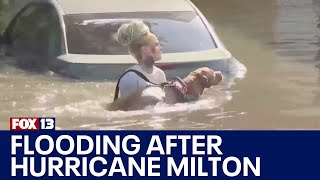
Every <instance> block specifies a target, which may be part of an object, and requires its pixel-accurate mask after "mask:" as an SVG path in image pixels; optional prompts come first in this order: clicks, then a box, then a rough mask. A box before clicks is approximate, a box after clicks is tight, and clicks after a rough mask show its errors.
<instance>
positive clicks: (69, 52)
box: [1, 0, 239, 80]
mask: <svg viewBox="0 0 320 180" xmlns="http://www.w3.org/2000/svg"><path fill="white" fill-rule="evenodd" d="M133 19H139V20H143V21H144V22H145V23H146V24H147V25H148V26H149V27H150V29H151V31H152V32H153V33H155V34H156V35H157V36H158V38H159V40H160V43H161V45H162V46H163V55H162V60H161V61H160V62H158V63H157V64H156V65H157V66H158V67H160V68H161V69H163V70H164V71H165V73H166V75H167V77H168V79H171V78H173V77H175V76H181V77H183V76H185V75H187V74H188V73H189V72H190V71H192V70H194V69H197V68H199V67H202V66H207V67H210V68H213V69H215V70H220V71H223V72H230V71H234V70H236V69H235V68H237V65H238V64H239V62H238V61H237V60H235V59H234V58H233V57H232V55H231V53H230V52H229V51H228V50H227V49H226V48H225V47H224V46H223V44H222V42H221V41H220V40H219V38H218V37H217V35H216V33H215V31H214V29H213V28H212V27H211V26H210V24H209V23H208V21H207V20H206V18H205V17H204V16H203V15H202V14H201V12H200V11H199V10H198V9H197V8H196V7H195V6H194V5H193V4H192V3H191V2H190V1H189V0H174V1H172V0H161V1H150V0H132V1H128V0H90V1H88V0H77V1H74V0H34V1H32V2H30V3H28V4H27V5H26V6H24V7H23V8H22V9H21V10H20V11H19V12H18V13H17V15H16V16H15V17H14V18H13V20H12V21H11V23H10V24H9V25H8V27H7V28H6V30H5V32H4V33H3V35H2V38H1V39H2V43H4V44H5V48H4V51H5V53H6V54H7V55H9V56H14V57H15V59H16V60H17V61H18V64H19V65H20V66H23V67H27V68H31V69H33V68H42V67H48V68H49V69H50V70H52V71H54V72H56V73H59V74H63V75H65V76H68V77H74V78H78V79H90V80H115V79H117V78H119V77H120V75H121V74H122V73H123V72H124V71H125V70H126V69H127V68H128V67H130V66H132V65H133V64H135V63H136V60H135V59H133V57H132V56H131V55H129V53H128V49H127V48H126V47H122V46H121V45H120V44H118V42H117V38H116V36H117V30H118V28H119V27H120V26H121V25H122V24H123V23H127V22H130V21H131V20H133Z"/></svg>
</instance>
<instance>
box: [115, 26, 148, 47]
mask: <svg viewBox="0 0 320 180" xmlns="http://www.w3.org/2000/svg"><path fill="white" fill-rule="evenodd" d="M149 32H150V29H149V27H148V26H147V25H146V24H144V23H143V22H142V21H133V22H131V23H128V24H122V25H121V26H120V28H119V29H118V42H119V43H120V44H121V45H123V46H129V45H130V44H131V43H132V41H134V40H136V39H138V38H140V37H141V36H143V35H144V34H147V33H149Z"/></svg>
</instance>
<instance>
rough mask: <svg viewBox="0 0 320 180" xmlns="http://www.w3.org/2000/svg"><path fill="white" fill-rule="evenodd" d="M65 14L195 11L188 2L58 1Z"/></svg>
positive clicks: (143, 0) (171, 0) (131, 0)
mask: <svg viewBox="0 0 320 180" xmlns="http://www.w3.org/2000/svg"><path fill="white" fill-rule="evenodd" d="M56 1H57V2H58V3H59V4H60V6H61V8H62V10H63V11H64V13H65V14H83V13H108V12H137V11H194V9H193V7H192V6H191V5H190V3H189V2H188V0H159V1H152V0H76V1H75V0H56Z"/></svg>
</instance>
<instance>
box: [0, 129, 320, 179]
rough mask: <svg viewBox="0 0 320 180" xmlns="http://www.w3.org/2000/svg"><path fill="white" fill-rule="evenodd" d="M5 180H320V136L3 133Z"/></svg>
mask: <svg viewBox="0 0 320 180" xmlns="http://www.w3.org/2000/svg"><path fill="white" fill-rule="evenodd" d="M0 137H1V138H0V144H1V145H2V148H1V153H0V162H1V164H2V165H1V168H0V174H1V179H11V178H12V179H13V178H14V179H36V178H39V177H40V178H41V179H43V178H44V179H53V178H54V179H61V178H68V179H78V178H81V179H92V178H106V179H130V178H134V179H147V178H148V179H149V178H150V179H154V178H158V179H159V178H161V179H168V178H169V179H176V178H178V179H198V178H208V179H212V178H215V179H230V178H236V179H272V180H275V179H319V178H320V175H319V170H320V166H319V162H320V155H319V152H320V146H319V145H320V144H319V142H320V131H0Z"/></svg>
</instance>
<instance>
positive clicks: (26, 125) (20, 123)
mask: <svg viewBox="0 0 320 180" xmlns="http://www.w3.org/2000/svg"><path fill="white" fill-rule="evenodd" d="M55 127H56V118H52V117H11V118H10V130H11V131H37V130H55Z"/></svg>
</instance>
